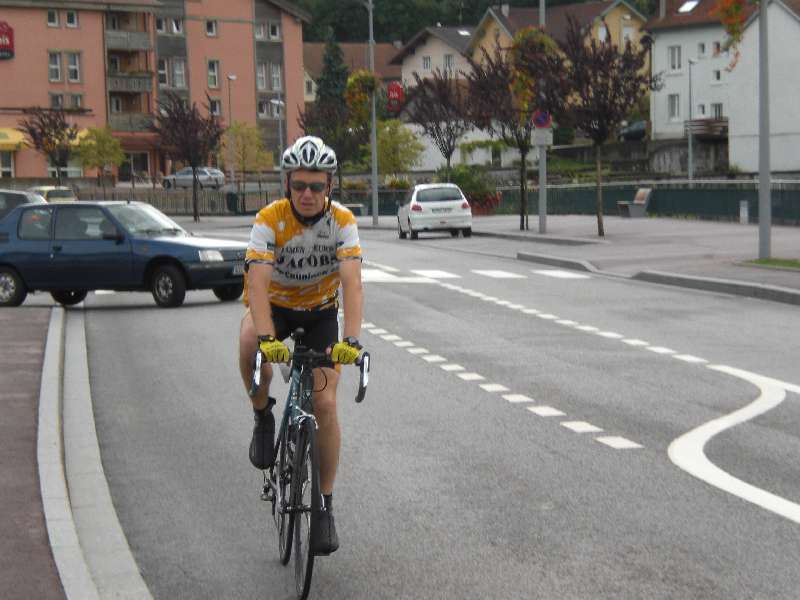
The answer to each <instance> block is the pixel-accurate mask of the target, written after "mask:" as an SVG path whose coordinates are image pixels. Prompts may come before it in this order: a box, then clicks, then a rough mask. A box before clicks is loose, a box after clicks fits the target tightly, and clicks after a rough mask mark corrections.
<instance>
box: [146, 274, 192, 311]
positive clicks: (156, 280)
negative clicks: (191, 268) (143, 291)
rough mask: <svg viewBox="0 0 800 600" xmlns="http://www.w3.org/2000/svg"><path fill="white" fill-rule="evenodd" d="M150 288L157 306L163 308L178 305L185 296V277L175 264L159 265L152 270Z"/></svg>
mask: <svg viewBox="0 0 800 600" xmlns="http://www.w3.org/2000/svg"><path fill="white" fill-rule="evenodd" d="M150 290H151V291H152V293H153V299H155V301H156V304H158V305H159V306H162V307H164V308H173V307H175V306H180V305H181V304H183V299H184V298H185V297H186V279H185V278H184V276H183V273H181V270H180V269H179V268H178V267H176V266H175V265H161V266H160V267H157V268H156V270H155V272H153V278H152V279H151V280H150Z"/></svg>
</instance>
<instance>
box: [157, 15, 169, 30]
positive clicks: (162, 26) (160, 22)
mask: <svg viewBox="0 0 800 600" xmlns="http://www.w3.org/2000/svg"><path fill="white" fill-rule="evenodd" d="M156 31H157V32H158V33H167V24H166V23H165V22H164V17H156Z"/></svg>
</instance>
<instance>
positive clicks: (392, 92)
mask: <svg viewBox="0 0 800 600" xmlns="http://www.w3.org/2000/svg"><path fill="white" fill-rule="evenodd" d="M405 97H406V94H405V90H404V89H403V84H402V83H400V82H399V81H393V82H392V83H390V84H389V85H388V86H386V100H387V102H386V104H387V106H386V108H388V109H389V110H390V111H391V112H399V111H400V109H401V108H402V107H403V102H404V101H405Z"/></svg>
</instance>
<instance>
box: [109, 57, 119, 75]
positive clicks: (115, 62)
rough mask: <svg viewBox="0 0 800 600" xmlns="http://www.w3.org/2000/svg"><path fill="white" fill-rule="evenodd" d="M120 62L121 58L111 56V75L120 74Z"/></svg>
mask: <svg viewBox="0 0 800 600" xmlns="http://www.w3.org/2000/svg"><path fill="white" fill-rule="evenodd" d="M119 66H120V61H119V56H109V57H108V70H109V72H111V73H119V71H120V68H119Z"/></svg>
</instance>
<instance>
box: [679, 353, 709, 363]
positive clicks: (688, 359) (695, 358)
mask: <svg viewBox="0 0 800 600" xmlns="http://www.w3.org/2000/svg"><path fill="white" fill-rule="evenodd" d="M672 358H677V359H678V360H682V361H684V362H687V363H692V364H696V365H701V364H705V363H707V362H708V361H707V360H706V359H705V358H700V357H699V356H692V355H691V354H675V355H673V356H672Z"/></svg>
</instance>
